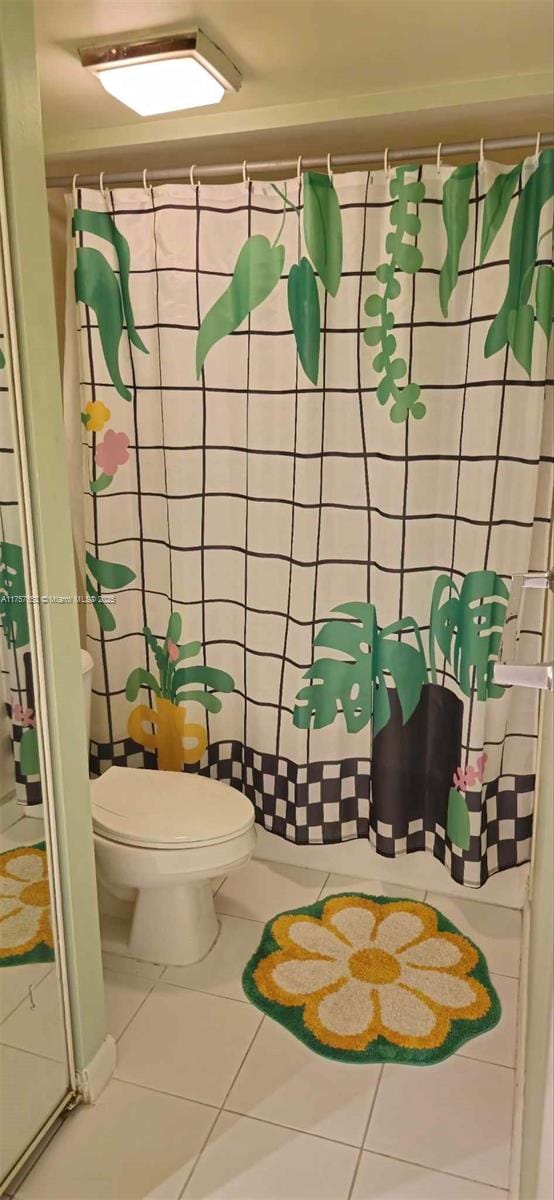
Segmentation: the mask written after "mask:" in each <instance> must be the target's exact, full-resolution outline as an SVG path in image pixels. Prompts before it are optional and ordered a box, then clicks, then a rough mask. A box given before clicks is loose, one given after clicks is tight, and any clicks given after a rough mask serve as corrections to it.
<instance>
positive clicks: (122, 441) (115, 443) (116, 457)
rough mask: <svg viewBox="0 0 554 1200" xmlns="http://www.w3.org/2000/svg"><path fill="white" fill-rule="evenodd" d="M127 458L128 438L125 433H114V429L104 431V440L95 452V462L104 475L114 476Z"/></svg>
mask: <svg viewBox="0 0 554 1200" xmlns="http://www.w3.org/2000/svg"><path fill="white" fill-rule="evenodd" d="M128 458H129V438H128V437H127V434H126V433H116V432H115V430H114V429H108V430H106V433H105V434H104V440H103V441H102V442H100V445H99V446H98V448H97V450H96V462H97V463H98V466H99V467H100V469H101V470H102V471H104V472H105V474H106V475H112V476H113V475H115V473H116V471H117V468H118V467H122V466H123V464H124V463H126V462H127V461H128Z"/></svg>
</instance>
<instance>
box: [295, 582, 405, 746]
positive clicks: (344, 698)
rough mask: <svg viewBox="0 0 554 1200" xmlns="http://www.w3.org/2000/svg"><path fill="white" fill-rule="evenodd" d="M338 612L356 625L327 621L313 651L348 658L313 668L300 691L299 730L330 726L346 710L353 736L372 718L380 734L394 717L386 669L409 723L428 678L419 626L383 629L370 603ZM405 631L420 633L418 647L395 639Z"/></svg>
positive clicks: (397, 624) (402, 623) (398, 624)
mask: <svg viewBox="0 0 554 1200" xmlns="http://www.w3.org/2000/svg"><path fill="white" fill-rule="evenodd" d="M333 612H340V613H344V614H345V616H347V617H351V618H354V621H343V620H340V619H336V620H332V621H327V622H326V624H325V625H324V626H323V628H322V629H321V630H320V632H319V633H318V634H317V636H316V638H315V639H314V647H315V646H325V647H326V649H329V650H340V651H341V652H342V653H343V654H345V655H348V658H347V659H346V660H345V659H338V658H319V659H317V660H316V661H315V662H314V663H313V664H312V666H311V667H308V670H307V671H306V672H305V673H304V679H309V680H311V681H312V682H310V683H309V684H308V686H307V687H304V688H301V689H300V691H299V693H298V695H297V697H296V699H297V701H300V703H297V705H296V707H295V709H294V714H293V721H294V724H295V725H297V726H298V728H300V729H308V728H310V726H311V725H313V728H314V729H321V728H323V727H324V726H325V725H331V724H332V722H333V721H334V720H335V717H336V716H337V713H339V712H342V713H343V715H344V720H345V723H346V728H347V730H348V732H349V733H358V732H359V730H360V729H363V728H364V726H365V725H367V724H368V723H369V721H370V720H371V719H372V718H373V730H374V734H375V736H376V735H377V733H378V732H379V730H380V729H382V728H383V726H384V725H386V723H387V721H388V720H389V718H390V702H389V696H388V692H387V688H386V686H385V677H384V672H385V671H387V672H389V673H390V674H391V676H392V678H393V679H394V681H395V684H396V687H397V690H398V696H399V699H400V705H401V708H402V716H403V719H404V721H407V720H408V719H409V718H410V716H411V715H412V713H413V711H414V709H415V708H416V706H417V703H418V700H419V696H420V692H421V688H422V686H423V684H424V683H425V680H426V678H427V669H426V666H425V655H424V652H423V645H422V642H421V635H420V632H419V628H418V626H417V624H416V622H415V621H413V620H412V618H411V617H404V618H403V619H402V620H400V621H394V622H393V623H392V624H391V625H387V626H386V627H385V628H384V629H380V628H379V625H378V622H377V613H376V611H375V605H374V604H366V603H356V602H352V603H349V604H342V605H340V606H339V607H337V608H335V609H333ZM354 622H356V624H355V623H354ZM401 631H409V632H412V633H413V634H414V635H415V639H416V646H415V647H414V646H410V645H409V644H408V643H407V642H400V641H397V640H394V641H393V640H392V639H393V635H395V634H397V633H399V632H401ZM389 638H390V639H391V640H390V641H388V640H387V639H389Z"/></svg>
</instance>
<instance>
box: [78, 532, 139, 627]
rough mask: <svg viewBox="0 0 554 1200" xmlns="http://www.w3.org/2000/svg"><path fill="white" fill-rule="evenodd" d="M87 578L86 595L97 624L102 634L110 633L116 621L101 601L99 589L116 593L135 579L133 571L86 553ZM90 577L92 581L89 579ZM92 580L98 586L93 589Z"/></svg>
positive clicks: (120, 564)
mask: <svg viewBox="0 0 554 1200" xmlns="http://www.w3.org/2000/svg"><path fill="white" fill-rule="evenodd" d="M85 557H86V563H87V576H86V589H87V595H88V596H89V597H90V599H91V601H92V603H93V606H94V611H95V613H96V616H97V617H98V623H99V625H100V628H101V629H102V630H103V631H104V633H112V632H113V630H114V629H115V628H116V620H115V617H114V615H113V613H112V612H110V609H109V608H108V606H107V604H105V603H104V601H103V600H102V595H101V591H100V589H101V588H105V590H106V591H109V592H116V591H120V590H121V588H124V587H127V584H129V583H132V582H133V579H136V575H135V572H134V571H131V568H130V567H126V566H125V565H124V564H123V563H113V562H106V561H105V560H103V559H101V558H95V557H94V555H93V554H89V552H88V551H87V553H86V556H85ZM91 576H92V579H91ZM93 579H95V580H96V583H98V584H99V587H97V588H96V587H95V586H94V583H93Z"/></svg>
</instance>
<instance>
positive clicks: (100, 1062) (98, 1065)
mask: <svg viewBox="0 0 554 1200" xmlns="http://www.w3.org/2000/svg"><path fill="white" fill-rule="evenodd" d="M116 1056H117V1051H116V1045H115V1040H114V1038H113V1037H112V1036H111V1034H110V1033H108V1034H106V1037H105V1038H104V1041H103V1042H102V1045H101V1046H100V1047H99V1049H98V1050H97V1051H96V1054H95V1055H94V1058H93V1059H92V1060H91V1062H89V1063H88V1065H87V1066H86V1067H84V1068H83V1070H82V1071H78V1072H77V1087H78V1090H79V1092H80V1095H81V1097H82V1100H83V1104H95V1103H96V1101H97V1100H98V1097H99V1096H100V1095H101V1094H102V1092H103V1091H104V1088H105V1087H106V1084H108V1083H109V1082H110V1079H111V1077H112V1075H113V1073H114V1071H115V1064H116Z"/></svg>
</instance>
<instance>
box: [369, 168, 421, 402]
mask: <svg viewBox="0 0 554 1200" xmlns="http://www.w3.org/2000/svg"><path fill="white" fill-rule="evenodd" d="M410 171H419V167H399V168H398V170H397V171H396V174H395V176H394V178H393V179H392V180H391V183H390V194H391V197H392V198H393V199H394V201H395V203H394V204H393V205H392V208H391V214H390V223H391V225H392V226H393V231H391V232H390V233H388V234H387V237H386V241H385V248H386V250H387V253H388V255H389V261H388V262H386V263H381V264H380V265H379V266H378V267H377V270H376V272H375V276H376V279H377V280H378V282H379V283H381V284H383V285H384V287H383V292H382V293H381V294H380V293H378V292H374V293H373V294H372V295H370V296H368V297H367V300H366V302H365V311H366V313H367V315H368V317H375V318H376V319H377V323H376V324H375V325H370V326H369V327H368V328H367V329H365V330H364V341H365V342H366V345H368V346H378V347H379V352H378V353H377V354H376V355H375V358H374V359H373V367H374V369H375V371H377V372H378V373H379V374H380V375H381V379H380V381H379V384H378V386H377V399H378V401H379V403H380V404H387V403H388V401H389V400H392V405H391V409H390V413H389V415H390V419H391V421H394V422H396V423H398V422H401V421H407V419H408V416H409V415H410V414H411V416H412V417H415V419H416V420H420V419H421V417H424V416H425V412H426V409H425V405H424V404H423V401H421V400H420V399H419V396H420V393H421V388H420V386H419V384H417V383H414V382H413V381H411V380H410V382H408V383H406V384H404V386H402V385H401V384H400V382H399V381H400V380H401V379H404V377H405V376H406V375H407V374H408V365H407V363H406V360H405V359H404V358H401V357H400V356H398V357H395V353H396V348H397V341H396V338H395V336H394V334H393V332H392V330H393V329H394V312H393V310H392V309H391V308H390V302H391V300H396V299H397V298H398V296H399V295H400V292H401V285H400V280H399V279H398V278H397V271H402V272H404V273H405V274H407V275H415V274H416V272H417V271H419V269H420V267H421V266H422V263H423V255H422V253H421V250H420V249H419V248H418V247H417V246H415V245H411V244H410V243H409V242H408V241H406V239H407V238H416V237H417V235H418V233H419V232H420V230H421V221H420V218H419V216H418V215H417V213H413V212H410V211H409V206H410V205H411V204H415V205H417V204H419V203H420V202H421V201H422V200H423V198H424V196H425V185H424V184H423V183H422V182H421V180H417V179H416V180H410V179H409V178H408V174H409V172H410Z"/></svg>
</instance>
